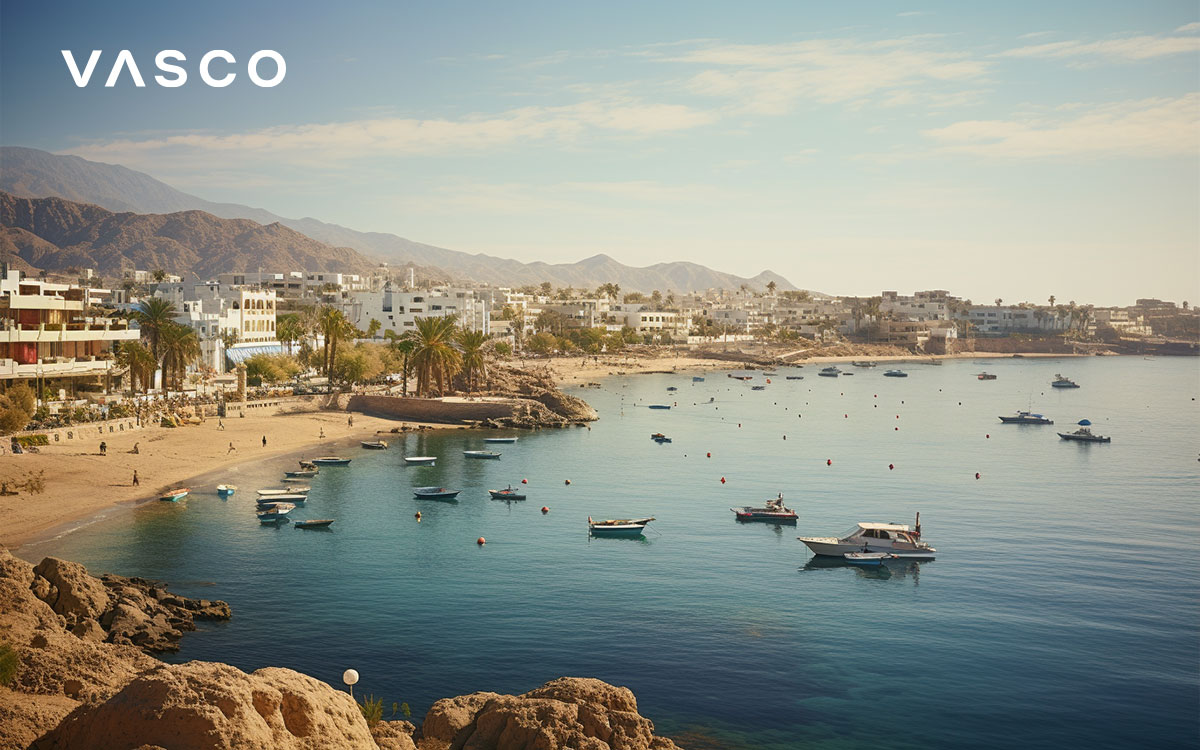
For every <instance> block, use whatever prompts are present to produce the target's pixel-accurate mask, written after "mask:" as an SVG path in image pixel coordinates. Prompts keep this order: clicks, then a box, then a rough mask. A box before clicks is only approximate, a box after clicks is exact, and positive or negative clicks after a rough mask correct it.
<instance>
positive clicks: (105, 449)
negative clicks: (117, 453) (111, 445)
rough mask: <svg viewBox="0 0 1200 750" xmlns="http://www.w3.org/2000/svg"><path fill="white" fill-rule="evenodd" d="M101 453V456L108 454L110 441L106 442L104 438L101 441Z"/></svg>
mask: <svg viewBox="0 0 1200 750" xmlns="http://www.w3.org/2000/svg"><path fill="white" fill-rule="evenodd" d="M100 455H101V456H107V455H108V443H106V442H104V441H103V440H101V441H100Z"/></svg>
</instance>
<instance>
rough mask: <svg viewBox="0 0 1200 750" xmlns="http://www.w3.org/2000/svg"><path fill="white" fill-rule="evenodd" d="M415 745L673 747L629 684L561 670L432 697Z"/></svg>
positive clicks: (433, 749) (470, 749) (544, 749)
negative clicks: (555, 675)
mask: <svg viewBox="0 0 1200 750" xmlns="http://www.w3.org/2000/svg"><path fill="white" fill-rule="evenodd" d="M417 747H418V748H420V750H485V749H486V748H496V750H671V749H672V748H675V747H676V745H675V743H674V742H672V741H671V740H669V739H667V738H665V737H656V736H655V735H654V724H653V722H651V721H650V720H649V719H647V718H645V717H644V716H642V715H641V714H639V713H638V711H637V699H635V698H634V696H633V692H632V691H630V690H629V689H628V688H623V687H615V686H613V685H609V684H608V683H606V682H601V681H600V680H596V679H590V678H582V677H561V678H559V679H557V680H554V681H553V682H548V683H546V684H545V685H543V686H541V687H540V688H537V689H536V690H531V691H529V692H528V693H525V694H524V695H516V696H514V695H498V694H496V693H472V694H471V695H464V696H460V697H458V698H445V699H442V700H440V701H438V702H437V703H435V704H433V708H431V709H430V710H429V713H428V714H427V715H426V716H425V723H424V724H423V725H422V727H421V737H420V739H419V740H418V742H417Z"/></svg>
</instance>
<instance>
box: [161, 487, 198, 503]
mask: <svg viewBox="0 0 1200 750" xmlns="http://www.w3.org/2000/svg"><path fill="white" fill-rule="evenodd" d="M189 492H191V490H190V489H188V488H187V487H176V488H175V489H172V490H167V491H166V492H164V493H163V494H161V495H159V497H158V499H159V500H163V501H165V502H168V503H175V502H179V501H180V500H182V499H183V498H185V497H187V496H188V493H189Z"/></svg>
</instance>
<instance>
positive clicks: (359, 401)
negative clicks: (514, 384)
mask: <svg viewBox="0 0 1200 750" xmlns="http://www.w3.org/2000/svg"><path fill="white" fill-rule="evenodd" d="M515 407H516V404H515V403H514V402H511V401H440V400H438V399H434V398H400V397H397V396H364V395H354V396H351V397H350V401H349V403H348V404H347V405H346V410H347V411H357V412H361V413H363V414H370V415H371V416H375V417H385V418H388V419H402V420H406V421H410V422H439V423H448V424H461V423H463V422H477V421H481V420H484V419H500V418H503V417H511V416H513V413H514V410H515Z"/></svg>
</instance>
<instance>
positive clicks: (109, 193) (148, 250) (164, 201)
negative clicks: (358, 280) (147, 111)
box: [0, 146, 796, 292]
mask: <svg viewBox="0 0 1200 750" xmlns="http://www.w3.org/2000/svg"><path fill="white" fill-rule="evenodd" d="M0 191H4V192H7V193H10V194H11V195H12V196H15V197H19V198H44V197H57V198H63V199H66V200H67V201H72V202H75V203H90V204H95V205H96V206H99V207H100V208H103V209H107V210H108V211H109V212H114V213H117V214H123V213H126V212H133V213H135V214H166V215H168V216H177V215H179V214H181V213H189V214H190V213H195V212H206V213H207V214H211V215H212V217H213V218H220V219H236V220H250V221H252V222H257V223H258V224H260V225H263V229H264V230H268V231H267V232H266V233H265V234H262V233H256V232H253V231H250V230H248V229H247V228H245V227H244V225H241V226H240V227H239V228H238V229H232V228H229V230H228V231H231V232H234V233H236V232H242V233H244V236H246V237H247V238H248V239H250V238H253V239H254V240H256V242H254V243H252V244H248V245H246V246H244V247H240V246H239V244H238V241H236V240H235V239H234V238H233V237H231V236H222V238H221V240H220V241H219V242H216V243H215V244H214V245H203V246H201V247H193V248H180V249H181V250H187V252H184V253H183V254H182V255H180V256H179V259H180V260H185V259H186V261H187V262H188V263H189V265H188V266H187V267H182V268H181V267H179V266H178V261H175V262H171V256H170V255H166V254H164V253H163V252H161V251H162V249H163V248H164V247H166V246H165V245H164V244H162V243H161V242H160V243H158V244H156V243H155V242H151V243H150V244H149V245H148V246H147V247H141V246H138V245H137V243H133V244H131V245H130V246H129V247H128V248H127V249H128V250H129V251H130V252H134V253H135V255H136V257H139V258H146V257H154V258H162V259H163V262H160V263H159V264H158V265H154V264H147V263H142V264H141V265H137V266H136V267H138V268H148V267H162V268H164V269H166V270H169V271H173V272H175V273H180V272H186V271H193V272H196V273H200V274H202V275H203V274H205V273H211V271H208V270H206V269H212V268H219V269H220V270H245V269H254V268H257V267H259V266H261V267H263V268H264V269H265V270H273V271H284V270H293V269H297V270H298V269H305V268H308V269H311V270H332V266H333V263H331V262H321V263H317V264H316V265H313V264H311V263H310V264H309V265H307V266H304V265H299V266H298V265H287V264H286V262H285V261H286V260H287V259H286V257H284V256H285V254H284V253H281V252H275V251H273V250H272V248H274V249H275V250H278V249H279V248H282V247H283V246H285V245H286V244H287V243H288V242H296V243H298V244H297V245H296V248H297V249H296V250H295V251H294V252H295V253H296V254H298V256H299V257H307V254H308V253H312V252H320V248H319V247H318V246H317V245H320V243H324V244H325V246H329V247H330V248H331V250H333V252H332V253H331V255H330V260H331V261H336V262H346V264H347V265H346V266H344V267H345V268H346V270H354V269H360V268H361V267H362V263H364V262H365V263H368V264H372V263H379V262H385V263H388V264H389V265H392V266H398V265H406V264H411V265H415V266H418V267H423V268H425V269H426V270H427V271H428V272H429V273H431V274H434V275H436V272H437V271H438V270H439V269H440V271H441V272H443V278H447V279H455V280H470V281H481V282H489V283H492V284H497V285H504V286H521V285H525V284H538V283H541V282H543V281H549V282H551V283H553V284H554V285H555V286H572V287H576V288H592V287H596V286H599V285H600V284H604V283H609V282H611V283H615V284H619V285H620V286H621V288H622V289H623V290H626V291H642V292H649V291H652V290H654V289H658V290H662V291H667V290H674V291H691V290H703V289H709V288H724V289H737V288H739V287H740V286H741V285H742V284H745V285H747V286H749V287H750V288H752V289H763V288H765V287H766V285H767V284H768V283H769V282H771V281H774V282H775V284H776V285H777V287H778V288H779V289H781V290H788V289H795V288H796V287H795V286H793V285H792V284H791V283H790V282H788V280H787V279H785V278H783V277H782V276H780V275H778V274H776V273H773V272H771V271H763V272H762V273H759V274H757V275H756V276H752V277H741V276H737V275H735V274H730V273H724V272H721V271H715V270H713V269H711V268H708V267H706V266H702V265H699V264H697V263H689V262H686V261H677V262H672V263H658V264H655V265H652V266H646V267H642V268H638V267H634V266H628V265H625V264H623V263H620V262H618V261H616V260H615V259H613V258H611V257H609V256H608V255H604V254H600V255H595V256H593V257H590V258H587V259H584V260H581V261H578V262H576V263H553V264H552V263H541V262H534V263H523V262H521V261H517V260H513V259H509V258H499V257H496V256H493V255H486V254H482V253H479V254H471V253H464V252H460V251H457V250H448V249H446V248H441V247H436V246H434V245H427V244H423V243H420V242H414V241H412V240H408V239H405V238H403V237H399V236H397V235H394V234H387V233H381V232H359V231H356V230H353V229H348V228H346V227H342V226H339V225H337V224H330V223H326V222H323V221H319V220H317V219H313V218H302V219H289V218H286V217H282V216H278V215H276V214H273V213H271V212H270V211H267V210H265V209H261V208H254V207H252V206H244V205H241V204H237V203H217V202H213V201H208V200H205V199H203V198H199V197H197V196H194V195H190V194H188V193H185V192H182V191H180V190H176V189H175V188H173V187H171V186H170V185H167V184H165V183H163V182H160V181H159V180H156V179H154V178H153V177H151V176H150V175H147V174H144V173H142V172H137V171H134V170H132V169H128V168H126V167H122V166H119V165H114V164H103V163H100V162H94V161H89V160H87V159H83V158H80V157H78V156H66V155H60V154H52V153H49V152H47V151H40V150H38V149H31V148H21V147H17V146H4V147H0ZM43 210H45V209H43ZM80 214H81V216H86V215H91V214H89V213H88V212H86V211H80ZM108 221H110V222H111V221H112V219H108ZM189 221H194V222H201V220H200V219H199V218H198V217H195V216H192V217H190V219H189ZM154 223H156V222H149V224H154ZM157 223H158V224H159V225H160V226H162V227H166V226H167V222H162V221H158V222H157ZM201 223H203V222H201ZM147 225H148V224H147ZM6 226H7V224H6ZM285 229H291V230H294V232H293V234H292V235H285V234H283V230H285ZM297 233H298V234H297ZM224 234H226V233H225V232H222V235H224ZM293 235H294V236H293ZM38 236H39V237H40V236H41V235H38ZM300 237H302V238H303V240H308V241H309V242H312V241H313V240H316V241H317V245H306V244H305V243H303V242H302V241H301V240H300V239H298V238H300ZM269 238H272V239H269ZM8 239H9V241H13V242H15V241H16V240H15V239H14V238H11V237H10V238H8ZM42 239H46V238H45V237H43V238H42ZM175 239H176V241H177V242H182V240H183V238H182V237H178V238H175ZM24 240H25V244H26V246H27V249H26V251H25V252H24V253H22V254H21V257H22V258H24V259H25V260H26V261H27V262H30V263H33V261H32V260H30V257H29V256H36V257H39V258H41V259H42V260H44V261H47V260H54V257H55V256H54V255H53V254H52V253H49V252H48V251H47V249H46V248H41V251H42V252H40V253H38V252H35V251H34V250H33V249H32V248H30V247H28V246H29V245H30V244H31V242H32V241H31V240H29V238H24ZM273 240H274V241H273ZM231 241H232V244H229V242H231ZM51 242H53V241H51ZM55 244H57V243H55ZM239 247H240V249H241V253H240V254H239V252H238V250H239ZM218 248H220V250H218ZM62 249H63V250H66V249H67V248H62ZM347 250H349V251H350V252H354V251H357V252H356V253H355V254H354V255H347V254H346V251H347ZM210 251H214V252H217V256H214V257H213V258H212V259H211V260H210V259H209V258H207V257H206V256H207V254H208V253H209V252H210ZM121 252H125V251H124V250H122V251H121ZM73 254H75V253H66V254H63V255H61V256H60V257H61V258H63V259H66V258H68V257H72V255H73ZM360 254H361V256H365V257H355V256H359V255H360ZM83 256H87V257H91V252H90V251H89V252H85V253H83V254H82V255H81V256H80V257H83ZM101 257H106V256H104V255H103V254H101ZM139 262H140V261H139ZM280 263H284V265H280ZM221 264H224V265H221ZM34 265H37V264H36V263H34ZM66 265H80V263H79V262H76V261H72V262H71V263H68V264H66ZM53 267H54V266H52V268H53ZM429 267H434V268H429Z"/></svg>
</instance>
